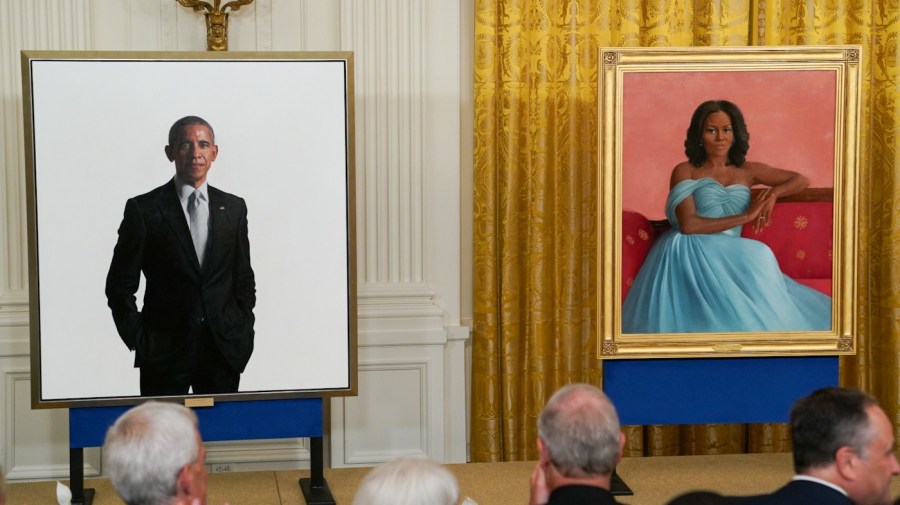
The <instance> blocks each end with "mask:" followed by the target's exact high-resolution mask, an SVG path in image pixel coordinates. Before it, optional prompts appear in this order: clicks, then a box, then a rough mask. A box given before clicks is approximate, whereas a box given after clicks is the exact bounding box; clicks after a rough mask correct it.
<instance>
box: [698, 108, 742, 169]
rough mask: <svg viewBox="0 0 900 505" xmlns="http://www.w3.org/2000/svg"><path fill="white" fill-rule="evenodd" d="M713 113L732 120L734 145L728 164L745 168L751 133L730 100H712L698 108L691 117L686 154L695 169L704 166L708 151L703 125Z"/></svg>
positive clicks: (729, 152)
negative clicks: (704, 140)
mask: <svg viewBox="0 0 900 505" xmlns="http://www.w3.org/2000/svg"><path fill="white" fill-rule="evenodd" d="M713 112H724V113H725V114H728V117H730V118H731V128H732V131H734V143H733V144H731V149H729V150H728V162H729V163H731V164H732V165H734V166H736V167H740V166H743V165H744V161H746V160H747V151H748V150H749V149H750V132H748V131H747V123H745V122H744V115H743V114H741V109H739V108H738V106H737V105H735V104H733V103H731V102H729V101H728V100H710V101H708V102H703V103H701V104H700V106H698V107H697V110H695V111H694V115H693V116H692V117H691V125H690V126H688V129H687V138H685V139H684V154H685V155H687V158H688V161H690V162H691V164H692V165H694V166H695V167H699V166H701V165H703V162H704V161H706V149H704V148H703V124H704V123H705V122H706V118H707V117H708V116H709V115H710V114H712V113H713Z"/></svg>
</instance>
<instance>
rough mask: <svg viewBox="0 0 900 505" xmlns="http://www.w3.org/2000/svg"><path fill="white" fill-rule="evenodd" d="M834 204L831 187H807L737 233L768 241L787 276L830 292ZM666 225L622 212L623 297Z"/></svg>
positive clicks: (781, 200) (637, 214)
mask: <svg viewBox="0 0 900 505" xmlns="http://www.w3.org/2000/svg"><path fill="white" fill-rule="evenodd" d="M833 210H834V204H833V202H832V193H831V190H830V189H807V190H806V191H804V192H803V193H800V194H799V195H796V196H793V197H789V198H786V199H779V200H778V202H777V203H776V204H775V210H774V212H773V215H772V224H771V226H769V227H768V228H765V229H763V230H762V231H761V232H759V233H755V232H754V231H753V227H752V226H751V225H749V224H747V225H744V229H743V232H742V233H741V235H742V236H744V237H746V238H751V239H755V240H760V241H762V242H764V243H765V244H766V245H768V246H769V248H770V249H772V252H773V253H774V254H775V258H777V259H778V264H779V265H780V266H781V271H782V272H784V273H785V274H787V275H788V276H789V277H791V278H792V279H794V280H796V281H797V282H800V283H801V284H805V285H807V286H809V287H811V288H814V289H817V290H819V291H821V292H823V293H825V294H827V295H829V296H831V275H832V246H833V243H834V240H833V235H832V230H833V223H834V212H833ZM668 228H669V224H668V222H666V221H650V220H648V219H647V218H646V217H644V216H643V215H642V214H640V213H637V212H632V211H625V212H623V213H622V299H623V300H624V299H625V295H626V294H628V289H629V288H630V287H631V284H632V283H633V282H634V278H635V277H636V276H637V274H638V271H639V270H640V269H641V265H642V264H643V263H644V258H646V257H647V253H648V252H649V251H650V246H652V245H653V241H654V240H655V239H656V237H658V236H659V235H660V234H662V233H663V232H664V231H665V230H667V229H668Z"/></svg>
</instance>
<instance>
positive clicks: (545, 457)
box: [530, 384, 625, 505]
mask: <svg viewBox="0 0 900 505" xmlns="http://www.w3.org/2000/svg"><path fill="white" fill-rule="evenodd" d="M537 445H538V452H539V459H538V464H537V466H536V467H535V469H534V472H533V473H532V475H531V500H530V504H531V505H545V504H546V505H582V504H583V505H597V504H601V505H602V504H615V503H616V501H615V499H613V496H612V494H611V493H610V492H609V488H610V480H611V479H612V473H613V470H614V469H615V466H616V463H618V462H619V459H621V457H622V449H623V447H624V446H625V435H624V434H623V433H622V432H621V430H620V429H619V416H618V414H617V413H616V409H615V407H613V404H612V402H610V401H609V398H607V397H606V395H605V394H603V392H602V391H600V390H599V389H597V388H595V387H594V386H590V385H588V384H572V385H569V386H565V387H563V388H562V389H560V390H559V391H557V392H556V393H554V394H553V396H552V397H550V401H548V402H547V405H546V406H545V407H544V410H543V411H542V412H541V416H540V418H538V441H537Z"/></svg>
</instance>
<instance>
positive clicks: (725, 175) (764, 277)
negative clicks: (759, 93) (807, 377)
mask: <svg viewBox="0 0 900 505" xmlns="http://www.w3.org/2000/svg"><path fill="white" fill-rule="evenodd" d="M749 137H750V136H749V133H748V132H747V127H746V124H745V123H744V118H743V115H742V114H741V111H740V109H738V107H737V106H736V105H734V104H733V103H731V102H728V101H725V100H713V101H708V102H704V103H702V104H700V106H699V107H697V110H695V111H694V115H693V117H692V119H691V125H690V127H689V128H688V131H687V139H686V140H685V154H686V155H687V156H688V161H685V162H682V163H679V164H678V165H677V166H676V167H675V168H674V169H673V170H672V177H671V181H670V193H669V197H668V200H667V201H666V217H667V219H668V220H669V223H670V224H671V225H672V228H671V229H670V230H668V231H666V232H665V233H663V235H662V236H660V237H659V238H658V239H657V240H656V241H655V242H654V244H653V247H652V249H651V250H650V252H649V254H648V255H647V258H646V259H645V260H644V264H643V266H641V270H640V272H639V273H638V275H637V277H636V278H635V280H634V284H633V285H632V286H631V289H630V290H629V291H628V295H627V297H626V298H625V302H624V304H623V306H622V333H706V332H752V331H801V330H828V329H830V328H831V298H830V297H828V296H826V295H824V294H822V293H820V292H818V291H816V290H814V289H811V288H808V287H806V286H804V285H802V284H799V283H797V282H795V281H794V280H792V279H791V278H789V277H788V276H786V275H784V274H783V273H782V272H781V269H780V268H779V266H778V262H777V261H776V259H775V256H774V255H773V254H772V251H771V250H770V249H769V248H768V246H766V245H765V244H763V243H762V242H759V241H757V240H753V239H746V238H742V237H741V228H742V227H743V225H744V224H746V223H753V227H754V229H756V230H760V229H761V228H762V227H764V226H768V225H769V217H770V215H771V212H772V209H773V207H774V206H775V200H776V199H777V198H778V197H780V196H788V195H792V194H795V193H798V192H800V191H802V190H803V189H805V188H806V186H807V185H808V184H809V181H808V180H807V179H806V177H804V176H803V175H801V174H798V173H796V172H791V171H788V170H782V169H779V168H775V167H772V166H769V165H766V164H765V163H759V162H755V161H747V160H746V154H747V150H748V149H749V146H750V145H749V142H748V140H749ZM755 185H764V186H766V189H765V190H763V191H761V192H759V194H757V195H756V196H755V197H752V196H751V192H750V188H751V187H753V186H755Z"/></svg>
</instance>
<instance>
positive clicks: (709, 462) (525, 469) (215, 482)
mask: <svg viewBox="0 0 900 505" xmlns="http://www.w3.org/2000/svg"><path fill="white" fill-rule="evenodd" d="M533 466H534V463H533V462H512V463H469V464H464V465H448V468H450V469H451V470H452V471H453V473H454V474H456V476H457V478H458V479H459V484H460V494H461V496H460V498H465V497H466V496H468V497H471V498H472V499H474V500H475V501H476V502H478V504H479V505H509V504H520V505H525V504H527V503H528V478H529V476H530V475H531V470H532V468H533ZM368 470H369V469H367V468H342V469H334V470H325V480H326V481H327V483H328V486H329V487H330V488H331V491H332V493H333V495H334V498H335V501H336V502H337V503H338V504H339V505H350V504H351V503H352V501H353V494H354V492H355V491H356V487H357V486H358V485H359V481H360V480H361V479H362V478H363V476H364V475H365V474H366V472H368ZM618 473H619V475H620V476H621V477H622V479H623V480H624V481H625V483H626V484H628V486H629V487H631V489H632V490H633V491H634V496H628V497H621V498H620V501H621V502H623V503H626V504H630V505H662V504H664V503H666V502H667V501H668V500H670V499H671V498H674V497H675V496H677V495H679V494H681V493H683V492H685V491H689V490H693V489H708V490H714V491H718V492H720V493H723V494H737V495H741V494H756V493H764V492H767V491H770V490H773V489H775V488H777V487H779V486H780V485H782V484H783V483H784V482H786V481H787V480H788V479H790V477H791V475H792V474H793V472H792V470H791V459H790V455H789V454H750V455H723V456H679V457H651V458H626V459H625V460H623V461H622V463H621V464H620V465H619V468H618ZM307 476H309V472H308V471H304V470H295V471H278V472H243V473H217V474H211V475H210V482H209V501H208V504H209V505H221V504H222V503H225V502H228V503H229V504H230V505H288V504H290V505H300V504H303V503H305V502H304V501H303V496H302V494H301V493H300V487H299V485H298V479H300V477H307ZM85 485H86V487H92V488H94V489H96V496H95V498H94V505H121V504H122V502H121V501H120V500H119V499H118V498H117V497H116V495H115V492H114V491H113V489H112V487H111V486H110V484H109V481H108V480H106V479H88V480H87V482H86V483H85ZM893 494H894V496H900V478H895V479H894V482H893ZM55 496H56V483H55V482H28V483H11V484H9V489H8V496H7V503H8V504H9V505H48V504H55V503H56V501H55Z"/></svg>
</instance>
